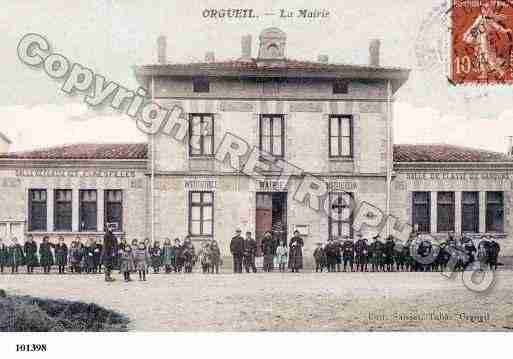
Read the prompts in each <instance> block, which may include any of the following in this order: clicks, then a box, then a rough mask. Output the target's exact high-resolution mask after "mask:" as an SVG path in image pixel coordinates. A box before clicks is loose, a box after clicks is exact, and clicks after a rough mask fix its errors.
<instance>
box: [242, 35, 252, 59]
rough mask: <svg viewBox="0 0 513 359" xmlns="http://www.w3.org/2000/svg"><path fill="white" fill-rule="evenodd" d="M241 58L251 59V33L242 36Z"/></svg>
mask: <svg viewBox="0 0 513 359" xmlns="http://www.w3.org/2000/svg"><path fill="white" fill-rule="evenodd" d="M241 50H242V51H241V58H242V59H244V60H247V59H251V35H244V36H242V38H241Z"/></svg>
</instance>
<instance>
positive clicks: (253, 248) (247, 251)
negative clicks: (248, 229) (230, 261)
mask: <svg viewBox="0 0 513 359" xmlns="http://www.w3.org/2000/svg"><path fill="white" fill-rule="evenodd" d="M256 252H257V242H256V240H255V239H253V238H251V239H249V240H248V239H245V240H244V257H248V258H251V257H254V256H255V255H256Z"/></svg>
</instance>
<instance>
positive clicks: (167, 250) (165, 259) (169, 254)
mask: <svg viewBox="0 0 513 359" xmlns="http://www.w3.org/2000/svg"><path fill="white" fill-rule="evenodd" d="M175 261H176V248H175V246H173V245H170V244H164V247H162V264H163V265H165V266H173V265H175Z"/></svg>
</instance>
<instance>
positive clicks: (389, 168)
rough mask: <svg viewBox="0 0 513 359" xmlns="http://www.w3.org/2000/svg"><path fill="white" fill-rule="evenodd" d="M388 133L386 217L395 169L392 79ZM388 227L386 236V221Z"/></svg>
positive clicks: (388, 87)
mask: <svg viewBox="0 0 513 359" xmlns="http://www.w3.org/2000/svg"><path fill="white" fill-rule="evenodd" d="M386 126H387V129H386V134H387V150H386V153H387V156H386V161H387V165H386V170H387V184H386V186H387V188H386V191H387V193H386V218H388V217H389V216H390V201H391V196H392V170H393V161H394V154H393V148H394V147H393V141H392V87H391V84H390V80H388V81H387V121H386ZM386 223H387V224H386V226H387V228H386V229H385V234H386V237H388V236H389V235H390V227H389V224H388V223H389V222H388V221H387V222H386Z"/></svg>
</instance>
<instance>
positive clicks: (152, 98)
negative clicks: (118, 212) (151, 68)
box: [150, 76, 155, 243]
mask: <svg viewBox="0 0 513 359" xmlns="http://www.w3.org/2000/svg"><path fill="white" fill-rule="evenodd" d="M154 100H155V81H154V80H153V76H151V102H154ZM150 136H151V182H150V186H151V243H154V242H155V134H153V131H152V132H151V135H150Z"/></svg>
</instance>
